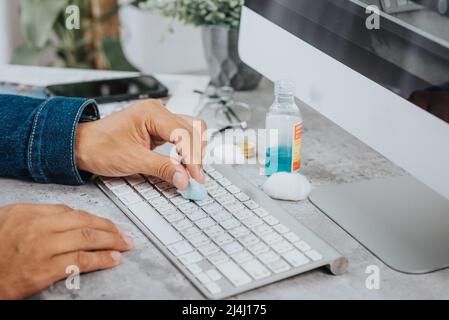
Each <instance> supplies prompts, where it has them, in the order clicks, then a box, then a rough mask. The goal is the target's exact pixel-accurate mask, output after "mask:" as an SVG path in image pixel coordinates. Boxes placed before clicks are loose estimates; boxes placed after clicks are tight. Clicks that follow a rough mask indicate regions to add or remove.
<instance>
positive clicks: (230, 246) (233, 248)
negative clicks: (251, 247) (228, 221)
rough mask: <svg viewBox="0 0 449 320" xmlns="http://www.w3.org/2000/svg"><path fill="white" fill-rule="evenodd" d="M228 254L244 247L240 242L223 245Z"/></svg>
mask: <svg viewBox="0 0 449 320" xmlns="http://www.w3.org/2000/svg"><path fill="white" fill-rule="evenodd" d="M221 248H222V249H223V250H224V251H225V252H226V253H227V254H229V255H231V254H234V253H236V252H239V251H242V250H243V247H242V246H241V245H240V244H239V243H238V242H235V241H234V242H231V243H228V244H226V245H224V246H222V247H221Z"/></svg>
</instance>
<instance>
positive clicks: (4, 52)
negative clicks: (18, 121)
mask: <svg viewBox="0 0 449 320" xmlns="http://www.w3.org/2000/svg"><path fill="white" fill-rule="evenodd" d="M19 5H20V0H0V64H2V63H8V62H9V61H10V59H11V54H12V50H13V48H14V47H15V46H16V45H17V44H18V43H20V42H21V41H22V37H21V31H20V21H19V19H20V18H19ZM120 19H121V25H122V42H123V47H124V51H125V54H126V55H127V57H128V59H129V60H130V61H131V62H132V63H133V64H134V65H135V66H137V67H138V68H139V69H140V70H142V71H143V72H147V73H188V72H198V71H203V70H206V63H205V59H204V55H203V49H202V43H201V32H200V29H198V28H193V27H190V26H184V25H181V24H180V23H178V22H175V23H173V28H174V30H175V32H174V33H170V32H168V27H169V24H170V20H169V19H166V18H163V17H159V16H156V15H153V14H150V13H148V12H143V11H141V10H139V9H137V8H135V7H125V8H123V9H122V10H121V12H120Z"/></svg>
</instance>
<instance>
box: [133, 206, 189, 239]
mask: <svg viewBox="0 0 449 320" xmlns="http://www.w3.org/2000/svg"><path fill="white" fill-rule="evenodd" d="M128 208H129V210H131V212H132V213H133V214H134V215H135V216H136V217H137V218H138V219H139V220H140V221H141V222H142V223H143V224H144V225H145V226H146V227H147V228H148V230H150V231H151V233H153V234H154V235H155V236H156V237H157V238H158V239H159V240H160V241H161V242H162V243H163V244H165V245H169V244H172V243H175V242H178V241H180V240H182V237H181V235H180V234H179V233H178V232H177V231H176V230H175V229H173V227H172V226H171V225H170V224H168V222H167V221H165V220H164V218H162V217H161V216H159V214H158V213H156V212H155V211H154V209H153V208H151V207H150V205H149V204H147V203H145V202H140V203H137V204H133V205H131V206H129V207H128Z"/></svg>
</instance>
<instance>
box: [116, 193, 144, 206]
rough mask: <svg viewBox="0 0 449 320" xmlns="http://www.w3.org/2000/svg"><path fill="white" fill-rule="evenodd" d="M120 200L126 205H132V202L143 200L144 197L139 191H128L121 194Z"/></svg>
mask: <svg viewBox="0 0 449 320" xmlns="http://www.w3.org/2000/svg"><path fill="white" fill-rule="evenodd" d="M119 199H120V201H121V202H123V203H124V204H125V205H126V206H128V207H129V206H130V205H132V204H136V203H139V202H142V201H143V199H142V197H140V196H139V195H138V194H137V193H135V192H133V193H127V194H124V195H121V196H120V198H119Z"/></svg>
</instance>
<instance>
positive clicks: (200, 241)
mask: <svg viewBox="0 0 449 320" xmlns="http://www.w3.org/2000/svg"><path fill="white" fill-rule="evenodd" d="M189 241H190V243H192V244H193V245H194V246H195V247H196V248H198V247H201V246H204V245H206V244H209V243H211V241H210V240H209V238H208V237H206V236H205V235H204V234H198V235H196V236H194V237H191V238H190V239H189Z"/></svg>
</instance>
